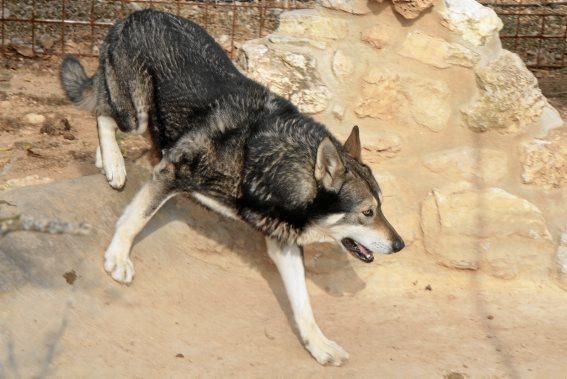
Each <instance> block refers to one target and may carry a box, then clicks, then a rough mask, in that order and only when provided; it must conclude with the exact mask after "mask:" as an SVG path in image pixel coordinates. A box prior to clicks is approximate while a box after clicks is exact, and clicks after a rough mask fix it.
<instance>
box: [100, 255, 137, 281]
mask: <svg viewBox="0 0 567 379" xmlns="http://www.w3.org/2000/svg"><path fill="white" fill-rule="evenodd" d="M122 256H123V254H116V253H115V252H114V251H112V250H107V251H106V253H105V254H104V270H105V271H106V272H108V273H109V274H110V276H112V279H114V280H116V281H117V282H120V283H126V284H128V283H131V282H132V279H133V278H134V274H135V271H134V263H132V261H131V260H130V258H128V256H126V258H122Z"/></svg>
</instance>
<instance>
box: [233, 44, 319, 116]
mask: <svg viewBox="0 0 567 379" xmlns="http://www.w3.org/2000/svg"><path fill="white" fill-rule="evenodd" d="M239 54H240V55H239V57H238V63H239V65H240V66H241V68H242V69H243V70H244V71H245V72H246V74H247V75H248V76H249V77H250V78H252V79H254V80H257V81H259V82H260V83H262V84H264V85H266V86H267V87H268V88H270V89H271V90H272V91H274V92H276V93H277V94H279V95H281V96H283V97H286V98H288V99H290V100H291V101H292V102H293V103H294V104H295V105H296V106H297V107H298V108H299V110H301V111H302V112H305V113H309V114H313V113H318V112H321V111H323V110H325V109H326V108H327V107H328V104H329V100H330V91H329V89H328V88H327V87H326V86H325V84H324V83H323V82H322V81H321V79H320V75H319V73H318V72H317V67H316V66H317V62H316V60H315V58H314V57H313V56H311V55H309V54H306V53H297V52H293V51H288V50H286V49H282V50H280V49H278V50H276V49H268V47H267V46H266V45H265V44H263V43H261V42H258V41H249V42H247V43H245V44H243V45H242V48H241V49H240V50H239Z"/></svg>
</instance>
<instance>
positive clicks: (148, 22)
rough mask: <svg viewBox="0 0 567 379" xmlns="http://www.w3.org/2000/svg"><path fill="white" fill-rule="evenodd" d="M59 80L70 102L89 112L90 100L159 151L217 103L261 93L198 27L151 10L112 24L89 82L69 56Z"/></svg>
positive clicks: (171, 142)
mask: <svg viewBox="0 0 567 379" xmlns="http://www.w3.org/2000/svg"><path fill="white" fill-rule="evenodd" d="M61 76H62V83H63V87H64V89H65V90H66V93H67V95H68V97H69V98H70V99H71V100H72V101H74V102H75V103H76V104H78V105H83V108H93V107H92V104H94V103H95V101H93V97H96V111H97V114H108V115H109V116H111V117H112V118H114V119H115V120H116V122H117V124H118V127H119V128H120V130H122V131H124V132H138V133H143V132H144V131H145V130H146V129H148V128H149V129H150V134H151V137H152V140H153V143H154V145H155V147H156V148H157V149H159V150H161V149H164V148H169V147H171V146H172V145H173V144H174V143H175V142H176V141H177V140H178V139H179V137H180V136H181V135H182V134H184V133H185V132H186V131H187V129H189V128H191V127H192V126H193V125H194V124H198V123H199V121H200V118H202V117H207V116H208V113H209V112H210V111H211V106H212V105H214V104H215V101H216V100H217V99H219V98H221V97H226V96H227V95H230V94H237V93H248V94H250V93H251V92H254V91H255V90H256V91H260V92H262V91H263V88H261V87H260V86H258V85H257V84H256V83H254V82H253V81H251V80H250V79H248V78H246V77H245V76H244V75H242V74H241V73H240V72H239V71H238V69H237V68H236V67H235V66H234V64H233V63H232V61H231V60H230V59H229V57H228V56H227V55H226V53H225V52H224V51H223V50H222V48H221V47H220V46H219V45H218V44H217V43H216V41H215V40H214V39H213V38H212V37H211V36H210V35H209V34H207V32H206V31H205V30H204V29H203V28H201V27H200V26H198V25H197V24H195V23H193V22H191V21H189V20H187V19H184V18H181V17H177V16H174V15H171V14H167V13H162V12H157V11H154V10H143V11H139V12H135V13H133V14H131V15H130V16H129V17H128V18H126V19H125V20H124V21H121V22H118V23H117V24H115V25H114V27H113V28H112V29H111V30H110V32H109V33H108V35H107V36H106V38H105V41H104V44H103V46H102V48H101V51H100V65H99V68H98V71H97V74H96V75H95V78H93V79H91V78H88V77H87V76H86V75H85V74H84V71H83V70H82V67H81V66H80V63H79V62H78V61H77V60H76V59H74V58H72V57H68V58H66V59H65V61H64V62H63V66H62V73H61ZM91 85H92V86H93V87H94V91H91V88H90V86H91ZM85 104H86V105H87V106H85ZM188 116H190V117H189V118H190V119H191V120H190V121H192V122H188Z"/></svg>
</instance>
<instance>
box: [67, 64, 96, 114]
mask: <svg viewBox="0 0 567 379" xmlns="http://www.w3.org/2000/svg"><path fill="white" fill-rule="evenodd" d="M60 79H61V86H62V87H63V90H64V91H65V95H67V98H68V99H69V100H71V101H72V102H73V104H75V105H76V106H78V107H79V108H82V109H85V110H88V111H90V112H92V111H94V109H95V106H96V92H95V89H94V85H93V83H94V77H90V78H89V77H88V76H87V74H86V72H85V69H84V68H83V66H82V65H81V62H79V60H78V59H77V58H75V57H74V56H72V55H67V56H66V57H65V59H63V63H61V71H60Z"/></svg>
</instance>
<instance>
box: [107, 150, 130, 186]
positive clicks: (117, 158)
mask: <svg viewBox="0 0 567 379" xmlns="http://www.w3.org/2000/svg"><path fill="white" fill-rule="evenodd" d="M103 169H104V174H105V175H106V180H108V183H109V184H110V186H111V187H112V188H114V189H121V188H122V187H124V183H126V165H125V164H124V157H123V156H122V153H120V150H117V151H113V152H111V153H110V154H109V157H106V156H103Z"/></svg>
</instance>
